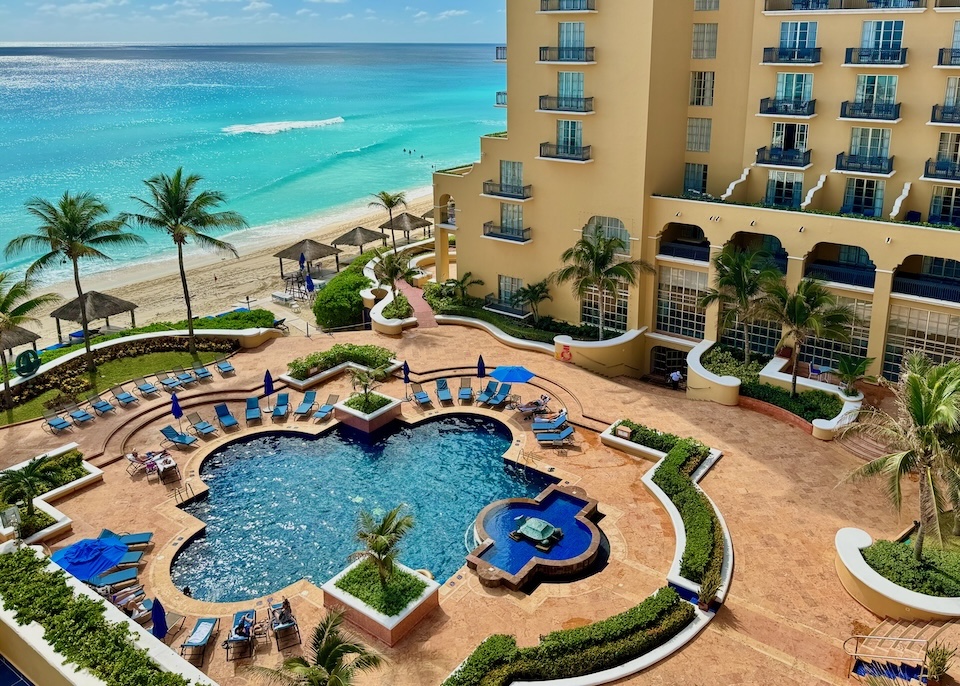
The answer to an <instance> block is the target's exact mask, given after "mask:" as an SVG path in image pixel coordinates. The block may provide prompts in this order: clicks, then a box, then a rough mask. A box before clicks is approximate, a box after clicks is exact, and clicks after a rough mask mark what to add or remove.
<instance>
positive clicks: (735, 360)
mask: <svg viewBox="0 0 960 686" xmlns="http://www.w3.org/2000/svg"><path fill="white" fill-rule="evenodd" d="M738 352H739V356H738V354H737V352H734V351H733V350H731V349H730V348H728V347H727V346H722V345H715V346H713V348H711V349H710V352H708V353H707V354H706V355H704V356H703V359H702V360H701V361H702V362H703V366H704V368H705V369H706V370H707V371H711V372H713V373H714V374H716V375H717V376H735V377H736V378H738V379H740V382H741V383H742V384H748V383H760V371H761V370H762V369H763V368H764V366H765V365H766V363H767V362H768V361H769V360H768V359H756V358H754V359H752V360H751V361H750V363H749V364H745V363H744V362H743V360H742V359H741V358H742V357H743V352H742V351H738Z"/></svg>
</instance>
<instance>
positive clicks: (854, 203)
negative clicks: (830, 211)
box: [840, 179, 884, 217]
mask: <svg viewBox="0 0 960 686" xmlns="http://www.w3.org/2000/svg"><path fill="white" fill-rule="evenodd" d="M883 191H884V182H883V181H878V180H877V179H847V187H846V189H845V190H844V193H843V207H841V208H840V211H841V212H842V213H844V214H862V215H864V216H867V217H879V216H880V215H881V214H883Z"/></svg>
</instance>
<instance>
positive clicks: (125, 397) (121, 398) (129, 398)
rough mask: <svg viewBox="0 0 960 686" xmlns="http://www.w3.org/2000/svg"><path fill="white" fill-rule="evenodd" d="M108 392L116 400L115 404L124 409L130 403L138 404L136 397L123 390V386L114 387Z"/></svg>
mask: <svg viewBox="0 0 960 686" xmlns="http://www.w3.org/2000/svg"><path fill="white" fill-rule="evenodd" d="M110 392H111V393H112V394H113V397H114V398H116V400H117V402H118V403H120V404H121V405H123V406H124V407H126V406H127V405H130V404H131V403H138V402H140V401H139V400H138V399H137V396H135V395H133V394H132V393H128V392H127V391H125V390H123V386H114V387H113V388H111V389H110Z"/></svg>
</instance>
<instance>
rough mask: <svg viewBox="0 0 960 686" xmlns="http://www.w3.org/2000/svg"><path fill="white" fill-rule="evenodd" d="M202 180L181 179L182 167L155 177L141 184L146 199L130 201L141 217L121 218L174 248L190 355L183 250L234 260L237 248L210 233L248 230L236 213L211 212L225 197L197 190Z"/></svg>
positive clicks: (189, 311)
mask: <svg viewBox="0 0 960 686" xmlns="http://www.w3.org/2000/svg"><path fill="white" fill-rule="evenodd" d="M202 180H203V177H201V176H199V175H197V174H190V175H188V176H184V174H183V167H179V168H178V169H177V171H175V172H174V173H173V176H167V175H166V174H157V175H156V176H154V177H151V178H149V179H147V180H146V181H144V183H145V184H146V186H147V189H148V190H149V191H150V196H149V197H148V198H138V197H137V196H133V197H132V198H131V199H132V200H136V201H137V202H138V203H140V205H141V207H142V210H143V214H136V213H131V214H126V215H124V217H125V218H129V219H131V220H133V221H135V222H137V223H138V224H139V225H140V226H146V227H148V228H151V229H155V230H156V231H162V232H164V233H166V234H167V235H168V236H170V238H171V239H173V243H174V245H176V246H177V260H178V262H179V264H180V283H181V284H182V285H183V300H184V303H185V304H186V306H187V329H188V331H189V335H190V352H191V353H193V354H195V353H196V352H197V345H196V341H195V340H194V336H193V308H192V307H191V305H190V288H189V287H188V286H187V272H186V270H185V269H184V267H183V246H184V245H186V244H187V243H195V244H196V245H198V246H199V247H200V248H204V249H208V250H218V251H220V252H226V253H232V254H233V255H234V256H235V257H236V255H237V250H236V248H234V247H233V246H232V245H230V244H229V243H226V242H225V241H221V240H219V239H217V238H214V237H213V236H211V235H210V234H209V232H210V231H220V230H225V229H242V228H244V227H246V226H247V222H246V220H245V219H244V218H243V217H241V216H240V215H239V214H237V213H236V212H214V211H212V210H215V209H216V208H217V207H219V206H220V205H222V204H223V203H224V202H226V196H225V195H224V194H223V193H221V192H220V191H199V190H198V188H197V186H198V185H199V183H200V182H201V181H202Z"/></svg>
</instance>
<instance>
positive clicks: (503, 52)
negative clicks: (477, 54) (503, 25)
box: [494, 45, 507, 62]
mask: <svg viewBox="0 0 960 686" xmlns="http://www.w3.org/2000/svg"><path fill="white" fill-rule="evenodd" d="M494 61H496V62H506V61H507V46H506V45H498V46H497V55H496V57H494Z"/></svg>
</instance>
